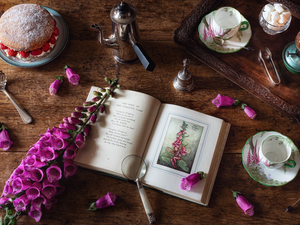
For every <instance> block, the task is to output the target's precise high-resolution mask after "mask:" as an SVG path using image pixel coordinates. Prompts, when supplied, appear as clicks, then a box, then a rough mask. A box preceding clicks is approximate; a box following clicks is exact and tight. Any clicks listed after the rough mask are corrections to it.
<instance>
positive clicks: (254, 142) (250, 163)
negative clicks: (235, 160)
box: [242, 131, 300, 186]
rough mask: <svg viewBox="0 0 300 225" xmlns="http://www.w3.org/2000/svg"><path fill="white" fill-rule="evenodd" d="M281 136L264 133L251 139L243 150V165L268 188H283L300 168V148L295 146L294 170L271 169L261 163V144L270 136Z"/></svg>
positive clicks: (273, 132)
mask: <svg viewBox="0 0 300 225" xmlns="http://www.w3.org/2000/svg"><path fill="white" fill-rule="evenodd" d="M274 134H275V135H281V136H283V135H282V134H280V133H278V132H275V131H262V132H259V133H257V134H255V135H253V136H252V137H250V138H249V139H248V140H247V141H246V144H245V146H244V148H243V153H242V158H243V165H244V167H245V169H246V170H247V172H248V173H249V175H250V177H252V179H253V180H255V181H257V182H259V183H261V184H263V185H266V186H282V185H285V184H287V183H288V182H290V181H292V180H293V179H294V178H295V177H296V176H297V173H298V171H299V168H300V154H299V150H298V148H297V147H296V146H295V145H294V147H293V148H292V156H291V158H290V159H293V160H294V161H295V162H296V166H295V167H294V168H288V167H284V166H283V167H281V168H278V169H269V168H267V167H266V166H265V165H264V164H263V163H262V162H261V161H260V159H259V158H260V157H259V147H260V145H261V142H262V141H263V140H264V139H265V138H266V137H267V136H269V135H274Z"/></svg>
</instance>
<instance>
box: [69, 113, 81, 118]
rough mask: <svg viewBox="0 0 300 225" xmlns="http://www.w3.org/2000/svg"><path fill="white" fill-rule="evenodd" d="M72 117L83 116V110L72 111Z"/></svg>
mask: <svg viewBox="0 0 300 225" xmlns="http://www.w3.org/2000/svg"><path fill="white" fill-rule="evenodd" d="M71 117H74V118H81V117H83V114H82V113H81V112H72V113H71Z"/></svg>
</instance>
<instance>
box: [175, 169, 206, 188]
mask: <svg viewBox="0 0 300 225" xmlns="http://www.w3.org/2000/svg"><path fill="white" fill-rule="evenodd" d="M203 177H204V173H203V172H200V171H199V172H197V173H193V174H191V175H189V176H187V177H186V178H182V179H181V184H180V188H181V189H182V190H188V191H189V190H191V188H192V187H193V186H194V185H195V184H196V183H197V182H198V181H199V180H202V178H203Z"/></svg>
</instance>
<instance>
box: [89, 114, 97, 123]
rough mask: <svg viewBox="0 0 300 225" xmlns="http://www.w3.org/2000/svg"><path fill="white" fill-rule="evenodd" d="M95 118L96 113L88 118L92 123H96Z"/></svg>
mask: <svg viewBox="0 0 300 225" xmlns="http://www.w3.org/2000/svg"><path fill="white" fill-rule="evenodd" d="M96 120H97V115H96V114H93V115H92V116H91V118H90V121H91V123H92V124H94V123H96Z"/></svg>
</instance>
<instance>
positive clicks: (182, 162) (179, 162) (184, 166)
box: [177, 160, 190, 172]
mask: <svg viewBox="0 0 300 225" xmlns="http://www.w3.org/2000/svg"><path fill="white" fill-rule="evenodd" d="M177 165H178V166H180V168H181V169H183V170H184V171H185V172H189V170H190V169H189V168H188V167H187V164H186V162H185V161H183V160H178V161H177Z"/></svg>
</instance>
